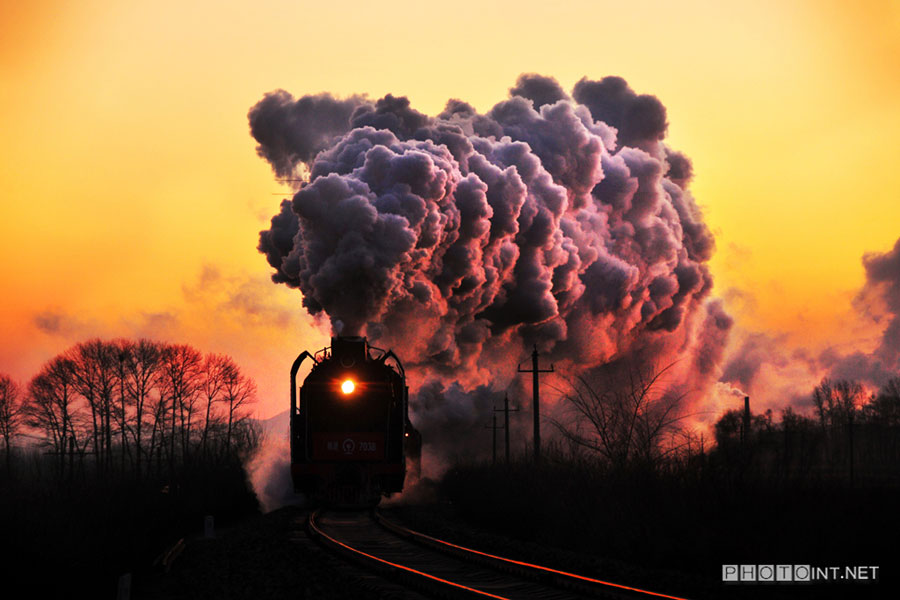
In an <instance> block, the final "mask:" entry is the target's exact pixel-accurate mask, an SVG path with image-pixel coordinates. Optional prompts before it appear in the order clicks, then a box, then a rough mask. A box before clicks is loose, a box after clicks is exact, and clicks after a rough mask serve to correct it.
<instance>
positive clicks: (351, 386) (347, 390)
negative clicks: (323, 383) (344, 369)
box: [341, 379, 356, 394]
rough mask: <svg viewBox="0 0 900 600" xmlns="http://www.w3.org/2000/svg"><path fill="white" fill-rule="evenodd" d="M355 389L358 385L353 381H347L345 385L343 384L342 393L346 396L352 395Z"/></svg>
mask: <svg viewBox="0 0 900 600" xmlns="http://www.w3.org/2000/svg"><path fill="white" fill-rule="evenodd" d="M355 389H356V384H355V383H353V380H352V379H345V380H344V383H342V384H341V391H342V392H344V394H352V393H353V390H355Z"/></svg>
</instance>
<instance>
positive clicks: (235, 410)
mask: <svg viewBox="0 0 900 600" xmlns="http://www.w3.org/2000/svg"><path fill="white" fill-rule="evenodd" d="M222 402H223V403H224V404H225V405H226V406H227V410H228V429H227V431H226V434H225V449H226V451H227V452H231V438H232V433H233V431H234V425H235V422H236V421H237V420H239V419H240V417H241V415H240V413H239V411H240V409H242V408H245V407H246V406H247V405H249V404H252V403H253V402H256V383H255V382H254V381H253V379H251V378H250V377H248V376H247V375H244V374H243V373H242V372H241V370H240V368H239V367H238V366H237V365H236V364H235V363H234V361H233V360H231V359H230V358H229V359H228V361H227V364H226V365H225V368H224V377H223V385H222ZM236 417H237V419H236Z"/></svg>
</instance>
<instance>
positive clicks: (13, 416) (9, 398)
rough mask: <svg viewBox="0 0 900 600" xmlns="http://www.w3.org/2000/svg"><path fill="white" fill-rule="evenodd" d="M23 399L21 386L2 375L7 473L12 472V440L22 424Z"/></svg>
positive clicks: (0, 418)
mask: <svg viewBox="0 0 900 600" xmlns="http://www.w3.org/2000/svg"><path fill="white" fill-rule="evenodd" d="M22 418H23V411H22V397H21V390H20V389H19V385H18V384H17V383H16V382H15V381H13V379H12V377H10V376H9V375H6V374H4V373H0V435H2V436H3V443H4V446H5V448H6V472H7V473H9V472H10V454H11V452H12V450H11V448H12V446H11V443H12V439H13V438H14V437H15V436H16V434H17V433H18V431H19V427H20V425H21V424H22Z"/></svg>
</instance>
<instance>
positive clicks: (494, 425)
mask: <svg viewBox="0 0 900 600" xmlns="http://www.w3.org/2000/svg"><path fill="white" fill-rule="evenodd" d="M493 417H494V419H493V423H492V424H491V425H485V426H484V428H485V429H490V430H491V464H492V465H496V464H497V430H498V429H500V427H497V412H496V409H494V414H493ZM507 439H509V434H508V433H507Z"/></svg>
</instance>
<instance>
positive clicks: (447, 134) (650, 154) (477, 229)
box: [249, 75, 731, 419]
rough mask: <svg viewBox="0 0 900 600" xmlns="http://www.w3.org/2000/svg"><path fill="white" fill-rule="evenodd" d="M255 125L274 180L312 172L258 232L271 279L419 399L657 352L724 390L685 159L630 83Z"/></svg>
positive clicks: (277, 114) (262, 111)
mask: <svg viewBox="0 0 900 600" xmlns="http://www.w3.org/2000/svg"><path fill="white" fill-rule="evenodd" d="M249 117H250V126H251V133H252V134H253V136H254V137H255V138H256V140H257V142H259V147H258V152H259V154H260V156H262V157H264V158H265V159H266V160H268V161H269V162H270V163H271V164H272V167H273V169H274V170H275V172H276V173H277V174H278V175H279V176H297V175H298V174H299V175H306V177H305V180H304V181H303V183H302V184H301V185H300V187H299V189H298V191H297V193H296V194H295V195H294V197H293V199H292V200H290V201H285V202H283V203H282V205H281V209H280V212H279V213H278V214H277V215H275V216H274V217H273V218H272V222H271V227H270V228H269V229H268V230H266V231H263V232H261V234H260V243H259V250H260V251H261V252H262V253H264V254H265V255H266V258H267V260H268V262H269V264H270V265H271V266H272V267H273V269H274V274H273V276H272V278H273V280H274V281H275V282H278V283H284V284H286V285H288V286H291V287H295V288H298V289H299V290H300V291H301V292H302V293H303V305H304V306H305V307H306V309H307V310H308V311H309V312H310V313H312V314H314V315H319V314H322V313H324V314H326V315H327V316H328V317H329V318H330V319H331V322H332V324H333V326H334V327H335V329H340V330H341V332H342V333H344V334H360V333H365V334H366V335H368V336H369V338H370V340H372V341H374V342H377V343H378V344H379V345H381V346H390V347H393V348H394V349H395V350H397V351H398V353H399V354H400V355H401V356H403V357H404V360H405V362H406V363H408V364H409V365H410V366H411V367H412V369H411V371H412V374H413V379H414V381H413V385H414V386H419V385H421V386H422V389H423V390H424V391H423V393H426V392H427V394H430V395H431V396H433V395H434V394H433V393H432V392H434V391H435V390H437V389H443V390H453V393H452V394H449V395H450V396H453V395H459V394H458V393H457V392H458V391H460V390H462V391H470V390H474V389H475V388H477V387H478V386H490V387H492V388H494V389H498V388H499V389H502V387H503V386H505V385H506V384H507V383H508V382H509V379H510V378H511V377H512V373H510V370H512V371H514V370H515V363H516V362H517V361H519V360H522V359H523V358H524V357H525V356H526V351H527V350H526V349H530V346H531V344H537V345H538V347H539V349H540V350H541V352H542V353H544V354H545V356H546V357H547V358H549V359H551V360H555V361H557V362H558V363H559V364H561V365H564V366H568V368H570V369H573V370H584V369H589V368H592V367H595V366H597V365H601V364H603V363H605V362H607V361H609V360H610V359H612V358H613V357H617V356H621V355H623V354H625V353H628V352H630V351H632V350H633V349H634V348H635V347H637V346H642V347H649V346H651V345H652V347H653V348H657V349H664V350H665V351H671V352H676V353H679V354H682V353H683V354H684V355H686V356H690V357H692V358H691V360H689V361H687V362H688V363H689V364H690V365H691V367H690V370H691V373H689V374H688V375H687V376H692V374H693V375H696V376H697V377H699V378H701V379H703V380H707V379H708V380H710V381H713V380H714V379H715V376H714V375H713V373H714V372H715V371H716V368H717V367H716V365H717V363H718V362H719V360H720V359H721V354H722V348H723V347H724V343H725V339H726V337H727V334H728V331H729V329H730V327H731V319H730V317H728V315H727V314H725V312H724V310H723V309H722V306H721V304H718V303H714V304H710V305H709V307H707V306H706V304H707V300H708V296H709V294H710V290H711V288H712V277H711V275H710V272H709V269H708V267H707V261H708V260H709V259H710V257H711V256H712V253H713V251H714V240H713V236H712V234H711V232H710V230H709V228H708V227H707V226H706V224H705V223H704V221H703V218H702V215H701V213H700V210H699V209H698V206H697V204H696V202H695V201H694V198H693V197H692V196H691V193H690V191H689V189H688V187H689V182H690V179H691V163H690V160H689V159H688V158H687V157H686V156H684V155H683V154H681V153H678V152H675V151H673V150H671V149H669V148H668V147H666V146H665V145H663V143H662V140H663V139H664V136H665V132H666V126H667V122H666V111H665V107H664V106H663V105H662V103H661V102H660V101H659V100H658V99H656V98H655V97H653V96H647V95H638V94H636V93H635V92H633V91H632V90H631V88H629V87H628V85H627V83H626V82H625V81H624V80H623V79H621V78H617V77H607V78H604V79H602V80H600V81H590V80H587V79H582V80H581V81H579V82H578V84H577V85H576V86H575V88H574V90H573V92H572V95H571V97H570V96H569V94H567V93H566V92H565V91H564V90H563V89H562V87H561V86H560V85H559V84H558V83H557V82H556V81H555V80H554V79H552V78H549V77H544V76H540V75H523V76H521V77H520V78H519V79H518V81H517V82H516V84H515V86H514V87H513V88H512V89H511V90H510V97H509V98H508V99H506V100H503V101H502V102H499V103H498V104H496V105H495V106H494V107H493V108H492V109H491V110H489V111H488V112H487V113H486V114H479V113H478V112H477V111H476V110H475V109H474V108H473V107H472V106H470V105H469V104H467V103H465V102H463V101H461V100H450V101H449V102H448V103H447V106H446V108H445V110H444V111H443V112H442V113H441V114H439V115H437V116H435V117H429V116H426V115H423V114H422V113H419V112H417V111H415V110H414V109H413V108H411V107H410V104H409V101H408V100H407V99H406V98H402V97H394V96H391V95H388V96H385V97H384V98H382V99H380V100H378V101H376V102H371V101H369V100H367V99H365V98H363V97H358V96H355V97H352V98H349V99H346V100H340V99H336V98H334V97H332V96H330V95H327V94H320V95H317V96H304V97H302V98H299V99H296V100H295V99H293V98H292V97H291V96H290V95H289V94H287V93H286V92H283V91H279V92H275V93H272V94H269V95H267V96H266V97H265V98H263V100H262V101H260V102H259V104H257V105H256V106H254V107H253V109H252V110H251V111H250V114H249ZM660 351H662V350H660ZM498 373H501V374H502V376H500V378H499V379H498V375H497V374H498ZM429 380H430V381H431V382H432V383H426V382H428V381H429ZM436 381H437V382H440V383H439V384H438V383H434V382H436ZM454 385H455V386H456V387H453V386H454ZM448 393H449V392H448ZM476 395H477V394H476ZM428 397H430V396H428ZM448 397H449V396H448ZM479 397H480V396H479ZM424 398H425V396H423V400H422V401H421V402H420V405H421V406H422V407H423V412H426V411H428V410H431V409H430V408H428V407H429V406H431V405H434V404H435V402H431V401H426V400H425V399H424ZM470 400H471V399H470ZM448 402H449V401H448ZM448 402H445V403H444V404H443V406H445V407H446V406H447V405H448ZM460 402H462V401H461V400H460ZM472 402H473V404H472V406H476V405H477V406H476V408H475V409H474V410H476V412H477V413H478V414H479V415H481V414H482V413H483V412H484V410H481V409H482V408H484V407H481V406H480V405H481V404H485V405H486V406H487V404H486V403H484V402H480V403H479V402H474V401H472ZM441 410H442V411H443V412H442V414H445V413H446V412H447V411H445V410H443V409H441ZM466 414H468V413H466ZM487 414H490V413H489V412H488V413H487ZM482 416H483V415H482ZM466 418H467V419H468V417H466Z"/></svg>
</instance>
